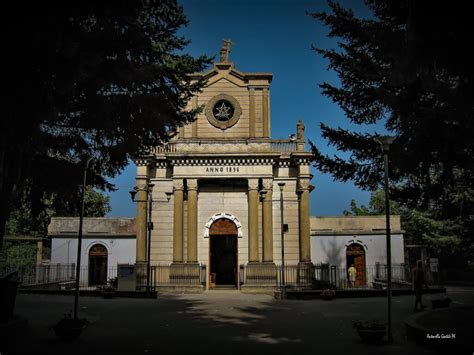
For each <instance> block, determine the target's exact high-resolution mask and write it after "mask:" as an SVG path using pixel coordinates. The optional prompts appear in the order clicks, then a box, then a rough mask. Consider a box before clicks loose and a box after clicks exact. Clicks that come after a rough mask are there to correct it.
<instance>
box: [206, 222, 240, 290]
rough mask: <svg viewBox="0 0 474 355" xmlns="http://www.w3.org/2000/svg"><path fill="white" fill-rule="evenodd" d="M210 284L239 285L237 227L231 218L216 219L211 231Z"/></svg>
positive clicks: (217, 285) (216, 285) (214, 285)
mask: <svg viewBox="0 0 474 355" xmlns="http://www.w3.org/2000/svg"><path fill="white" fill-rule="evenodd" d="M209 280H210V283H209V286H210V287H211V288H213V287H219V286H226V287H229V286H232V287H237V285H238V284H237V282H238V258H237V227H236V226H235V224H234V222H232V221H231V220H229V219H226V218H221V219H218V220H217V221H215V222H214V223H213V224H212V226H211V229H210V231H209Z"/></svg>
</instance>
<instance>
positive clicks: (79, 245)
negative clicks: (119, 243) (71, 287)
mask: <svg viewBox="0 0 474 355" xmlns="http://www.w3.org/2000/svg"><path fill="white" fill-rule="evenodd" d="M91 161H92V158H89V159H87V162H86V166H85V168H84V180H83V183H82V191H81V212H80V215H79V233H78V234H79V235H78V239H77V261H76V290H75V293H74V319H75V320H77V308H78V305H79V278H80V276H81V249H82V222H83V220H84V195H85V192H86V184H87V170H88V169H89V164H90V162H91Z"/></svg>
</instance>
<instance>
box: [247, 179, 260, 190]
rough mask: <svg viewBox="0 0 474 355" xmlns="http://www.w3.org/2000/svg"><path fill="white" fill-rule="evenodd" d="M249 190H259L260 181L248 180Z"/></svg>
mask: <svg viewBox="0 0 474 355" xmlns="http://www.w3.org/2000/svg"><path fill="white" fill-rule="evenodd" d="M248 188H249V191H250V190H258V179H248Z"/></svg>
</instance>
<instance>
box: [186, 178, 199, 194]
mask: <svg viewBox="0 0 474 355" xmlns="http://www.w3.org/2000/svg"><path fill="white" fill-rule="evenodd" d="M186 186H187V188H188V190H196V191H197V189H198V181H197V179H186Z"/></svg>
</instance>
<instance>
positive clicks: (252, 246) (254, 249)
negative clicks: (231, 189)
mask: <svg viewBox="0 0 474 355" xmlns="http://www.w3.org/2000/svg"><path fill="white" fill-rule="evenodd" d="M248 184H249V186H248V188H249V197H248V198H249V200H248V205H249V208H248V222H249V262H251V263H257V262H259V261H260V260H259V257H258V179H249V180H248Z"/></svg>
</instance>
